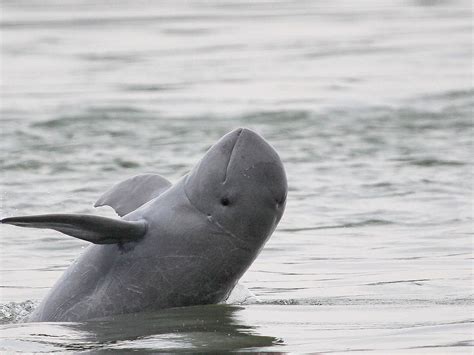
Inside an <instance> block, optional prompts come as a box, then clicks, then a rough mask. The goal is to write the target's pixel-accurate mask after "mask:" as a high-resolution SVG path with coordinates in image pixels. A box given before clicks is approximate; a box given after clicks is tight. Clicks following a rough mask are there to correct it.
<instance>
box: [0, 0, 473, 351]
mask: <svg viewBox="0 0 474 355" xmlns="http://www.w3.org/2000/svg"><path fill="white" fill-rule="evenodd" d="M471 11H472V9H471V3H470V1H441V0H439V1H425V0H417V1H409V0H406V1H375V0H373V1H372V0H370V1H357V2H354V1H297V2H289V1H254V2H251V3H248V2H245V3H244V2H237V1H235V2H232V1H217V0H215V1H199V2H198V1H188V2H180V3H176V2H174V1H160V2H151V1H106V2H101V3H100V4H99V2H96V1H92V0H90V1H81V0H74V1H73V0H69V1H52V0H43V1H20V0H15V1H8V0H4V1H2V5H1V12H2V25H1V28H2V36H1V50H2V55H1V60H2V62H1V121H0V122H1V138H0V139H1V174H2V175H1V201H2V209H1V216H2V217H5V216H12V215H19V214H20V215H21V214H36V213H51V212H73V213H99V214H102V215H105V216H113V212H112V211H111V210H107V209H101V210H94V209H93V208H92V204H93V202H94V201H95V200H96V198H97V197H98V196H99V195H100V194H101V192H103V191H104V190H105V189H106V188H108V187H109V186H111V185H112V184H114V183H116V182H118V181H120V180H122V179H124V178H126V177H129V176H131V175H134V174H138V173H143V172H157V173H159V174H162V175H164V176H166V177H168V178H169V179H170V180H172V181H176V180H177V179H178V178H179V177H180V176H182V175H183V174H185V173H186V172H187V171H188V170H189V169H190V168H191V167H192V166H193V164H194V163H195V162H196V161H197V160H198V159H199V158H200V157H201V156H202V155H203V154H204V152H205V151H206V149H207V148H208V147H209V146H210V145H211V144H212V143H214V142H215V141H216V140H217V139H218V138H219V137H220V136H221V135H223V134H224V133H226V132H227V131H229V130H231V129H233V128H235V127H238V126H246V127H250V128H252V129H254V130H256V131H258V132H260V133H261V134H262V135H263V136H264V137H265V138H266V139H267V140H269V141H270V142H271V143H272V144H273V145H274V146H275V148H276V149H277V150H278V152H279V153H280V155H281V157H282V160H283V161H284V164H285V167H286V169H287V174H288V178H289V185H290V192H289V198H288V204H287V210H286V213H285V215H284V218H283V219H282V221H281V224H280V226H279V228H278V229H277V231H276V232H275V234H274V235H273V237H272V238H271V240H270V241H269V242H268V244H267V245H266V247H265V249H264V250H263V252H262V254H261V255H260V256H259V258H258V259H257V260H256V262H255V263H254V264H253V265H252V266H251V268H250V269H249V271H248V272H247V273H246V275H245V276H244V277H243V283H244V284H246V285H247V286H248V287H249V288H250V289H251V290H252V291H253V292H254V293H255V294H256V295H257V296H258V297H259V299H260V302H259V303H254V304H248V305H218V306H206V307H192V308H187V309H179V310H167V311H163V312H159V313H157V314H147V315H141V316H140V317H136V316H127V317H123V319H117V320H115V321H113V322H90V323H71V324H61V323H47V324H21V323H17V322H16V321H17V320H18V319H20V318H21V316H23V315H24V314H27V313H28V312H29V311H30V309H31V307H32V306H34V304H35V302H37V301H38V300H39V299H41V297H42V296H43V295H44V294H45V293H46V292H47V290H48V289H49V288H50V287H51V286H52V284H53V283H54V281H55V280H56V279H57V278H58V277H59V275H60V274H61V273H62V272H63V271H64V269H65V268H66V267H67V266H68V265H69V264H70V263H71V261H72V260H73V259H75V258H76V257H77V256H78V255H79V254H80V253H81V251H82V249H83V248H84V247H85V246H86V245H87V243H85V242H81V241H79V240H75V239H73V238H68V237H66V236H63V235H61V234H59V233H55V232H52V231H46V230H32V229H20V228H14V227H10V226H2V227H1V231H0V233H1V234H0V235H1V254H0V255H1V270H0V275H1V288H0V291H1V302H0V310H1V312H0V316H1V320H2V323H3V324H2V325H1V335H0V339H1V344H0V349H1V350H2V351H5V350H17V351H44V352H50V351H66V350H75V351H81V350H84V351H86V350H88V351H102V350H103V351H107V350H109V351H111V352H113V353H115V352H117V351H120V350H123V351H126V350H140V349H141V350H150V351H152V350H183V351H189V350H200V351H204V350H209V351H212V350H214V351H223V350H238V349H245V350H255V351H257V350H258V351H260V350H267V351H284V352H316V351H321V352H344V351H354V350H361V351H367V352H370V351H371V350H376V351H378V352H384V353H387V352H390V353H396V352H402V353H405V352H411V353H422V352H428V353H433V352H436V353H454V352H457V353H471V352H472V351H473V345H474V343H473V340H472V334H473V333H472V331H473V323H472V322H473V318H474V317H473V311H474V307H473V275H472V266H473V263H472V251H473V249H472V246H473V244H472V243H473V239H472V232H473V221H472V218H473V214H472V213H473V211H472V208H473V206H472V197H473V190H472V188H473V185H472V172H473V171H472V153H473V149H472V134H473V128H472V127H473V126H472V109H473V106H474V102H473V96H472V94H473V91H472V69H471V60H472V45H471V41H472V27H471V26H472V24H471V21H472V13H471Z"/></svg>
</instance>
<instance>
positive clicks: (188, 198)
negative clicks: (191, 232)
mask: <svg viewBox="0 0 474 355" xmlns="http://www.w3.org/2000/svg"><path fill="white" fill-rule="evenodd" d="M188 177H189V175H188V176H186V179H185V180H184V181H183V182H184V183H183V192H184V196H186V199H187V200H188V201H189V204H190V205H191V206H192V207H193V208H194V209H195V210H196V211H198V212H199V213H201V214H203V215H204V216H206V219H207V220H208V221H209V222H210V223H212V224H213V225H215V226H216V227H217V228H219V229H220V230H221V231H222V232H224V234H226V235H227V236H229V237H231V238H233V239H236V240H238V241H240V242H242V243H246V241H245V240H244V239H242V238H240V237H238V236H236V235H235V234H234V233H232V232H230V231H229V230H227V229H226V228H225V227H224V226H223V225H222V224H220V223H219V222H218V221H217V220H216V219H215V218H214V217H213V216H212V215H211V214H209V213H206V212H204V211H202V210H201V209H199V208H198V207H197V206H196V205H195V204H194V202H193V201H191V198H190V197H189V196H188V193H187V192H186V181H187V179H188ZM240 249H243V250H246V251H250V249H249V248H248V247H240Z"/></svg>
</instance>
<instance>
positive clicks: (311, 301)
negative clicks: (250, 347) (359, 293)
mask: <svg viewBox="0 0 474 355" xmlns="http://www.w3.org/2000/svg"><path fill="white" fill-rule="evenodd" d="M255 304H263V305H277V306H278V305H280V306H363V305H370V306H377V305H379V306H386V305H473V304H474V299H473V298H469V297H468V298H454V299H451V298H449V299H384V298H382V299H375V298H349V297H339V298H289V299H267V300H259V301H257V302H255Z"/></svg>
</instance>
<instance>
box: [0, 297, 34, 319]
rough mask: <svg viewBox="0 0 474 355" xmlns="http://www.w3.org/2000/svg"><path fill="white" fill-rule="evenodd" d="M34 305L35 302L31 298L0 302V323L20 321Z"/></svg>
mask: <svg viewBox="0 0 474 355" xmlns="http://www.w3.org/2000/svg"><path fill="white" fill-rule="evenodd" d="M36 306H37V302H35V301H31V300H28V301H24V302H10V303H6V304H0V324H5V323H19V322H21V321H23V320H24V319H25V318H26V317H27V316H28V315H29V314H30V313H31V312H33V310H34V309H35V307H36Z"/></svg>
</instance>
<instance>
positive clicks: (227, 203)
mask: <svg viewBox="0 0 474 355" xmlns="http://www.w3.org/2000/svg"><path fill="white" fill-rule="evenodd" d="M229 203H230V201H229V199H228V198H227V197H223V198H221V204H222V206H228V205H229Z"/></svg>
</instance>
